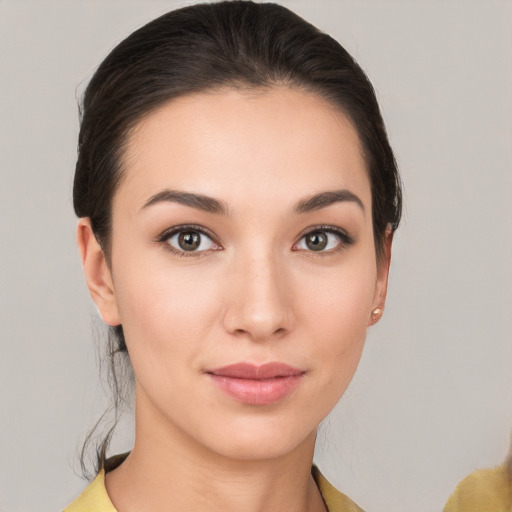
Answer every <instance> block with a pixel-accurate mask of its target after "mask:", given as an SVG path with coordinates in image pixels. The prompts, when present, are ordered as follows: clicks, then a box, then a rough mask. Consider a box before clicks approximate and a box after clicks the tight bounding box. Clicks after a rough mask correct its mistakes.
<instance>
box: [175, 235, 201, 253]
mask: <svg viewBox="0 0 512 512" xmlns="http://www.w3.org/2000/svg"><path fill="white" fill-rule="evenodd" d="M178 244H179V246H180V248H181V249H183V250H184V251H195V250H196V249H197V248H198V247H199V246H200V245H201V235H200V234H199V233H197V232H196V231H183V232H182V233H180V235H179V236H178Z"/></svg>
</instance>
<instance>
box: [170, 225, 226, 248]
mask: <svg viewBox="0 0 512 512" xmlns="http://www.w3.org/2000/svg"><path fill="white" fill-rule="evenodd" d="M162 241H165V242H166V243H168V244H169V245H170V246H171V247H172V248H173V250H175V251H177V252H180V253H194V252H196V253H201V252H203V251H208V250H210V249H215V250H217V249H219V247H218V246H217V245H216V244H215V243H214V241H213V240H212V239H211V238H210V237H209V236H208V235H207V234H206V233H203V232H202V231H200V230H199V229H181V230H177V231H174V233H173V234H171V235H170V236H169V235H168V236H165V237H162Z"/></svg>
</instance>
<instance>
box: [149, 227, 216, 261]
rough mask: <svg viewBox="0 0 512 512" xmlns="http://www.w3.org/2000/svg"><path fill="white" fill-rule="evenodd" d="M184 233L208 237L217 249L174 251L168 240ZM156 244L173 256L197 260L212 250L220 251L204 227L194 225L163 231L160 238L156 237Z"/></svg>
mask: <svg viewBox="0 0 512 512" xmlns="http://www.w3.org/2000/svg"><path fill="white" fill-rule="evenodd" d="M185 231H192V232H196V233H200V234H201V235H204V236H206V237H208V238H209V239H210V240H211V241H212V242H213V244H214V245H215V246H217V247H218V248H215V249H208V250H202V251H180V250H179V249H176V247H173V246H172V245H171V244H170V243H169V240H170V239H171V238H172V237H173V236H175V235H177V234H179V233H183V232H185ZM156 242H157V243H159V244H162V245H163V247H164V248H165V249H166V250H168V251H170V252H172V253H173V254H176V255H177V256H180V257H182V258H190V257H192V258H198V257H201V256H206V255H207V254H208V253H209V252H210V251H212V250H213V251H220V250H222V247H221V246H220V245H219V244H218V243H217V242H216V241H215V237H214V236H213V234H212V233H210V232H209V231H208V230H206V229H205V228H204V227H202V226H198V225H195V224H183V225H181V226H174V227H172V228H170V229H168V230H166V231H164V232H163V233H162V234H161V235H160V236H158V238H157V240H156Z"/></svg>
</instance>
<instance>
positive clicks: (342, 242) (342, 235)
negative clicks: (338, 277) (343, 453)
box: [293, 225, 355, 256]
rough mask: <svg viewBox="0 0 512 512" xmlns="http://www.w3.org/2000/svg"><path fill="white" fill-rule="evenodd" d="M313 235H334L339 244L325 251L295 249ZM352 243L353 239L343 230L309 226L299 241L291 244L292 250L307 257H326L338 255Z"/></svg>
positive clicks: (334, 227)
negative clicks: (305, 254)
mask: <svg viewBox="0 0 512 512" xmlns="http://www.w3.org/2000/svg"><path fill="white" fill-rule="evenodd" d="M313 233H328V234H331V235H335V236H336V237H338V239H339V244H338V245H337V246H336V247H334V248H333V249H328V250H326V251H313V250H305V249H299V248H296V247H297V246H298V244H299V243H300V242H301V241H302V240H304V239H305V238H306V237H307V236H308V235H311V234H313ZM354 242H355V240H354V238H352V237H351V236H350V235H349V234H348V233H347V232H346V231H345V230H344V229H341V228H338V227H336V226H326V225H320V226H311V227H309V228H307V229H306V230H305V232H304V234H302V235H301V236H300V237H299V240H298V241H297V242H295V244H293V248H294V249H293V250H295V251H301V252H304V253H307V255H308V256H328V255H330V254H333V253H339V252H341V251H343V250H345V249H346V248H347V247H349V246H351V245H353V244H354Z"/></svg>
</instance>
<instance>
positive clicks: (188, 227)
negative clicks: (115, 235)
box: [156, 224, 354, 258]
mask: <svg viewBox="0 0 512 512" xmlns="http://www.w3.org/2000/svg"><path fill="white" fill-rule="evenodd" d="M186 231H192V232H196V233H200V234H201V235H204V236H206V237H208V238H209V239H210V240H211V241H212V243H213V244H214V245H215V246H216V248H214V249H206V250H202V251H181V250H179V249H176V248H175V247H173V246H172V245H171V244H170V243H169V240H170V239H171V238H172V237H173V236H175V235H177V234H179V233H183V232H186ZM313 233H329V234H332V235H335V236H337V237H338V238H339V240H340V243H339V244H338V246H336V247H335V248H333V249H329V250H326V251H323V250H322V251H313V250H305V249H299V248H298V247H297V246H298V244H299V243H300V242H301V241H302V240H304V239H305V238H306V237H307V236H308V235H311V234H313ZM156 242H157V243H159V244H162V245H163V246H164V248H165V249H166V250H168V251H170V252H172V253H173V254H176V255H177V256H180V257H182V258H189V257H193V258H198V257H202V256H207V255H208V253H209V252H211V251H220V250H222V247H221V246H220V244H218V243H217V242H216V240H215V237H214V236H213V234H212V233H211V232H210V231H208V230H206V229H205V228H204V227H202V226H198V225H195V224H184V225H181V226H174V227H172V228H170V229H168V230H166V231H164V232H163V233H162V234H161V235H159V236H158V238H157V239H156ZM353 243H354V239H353V238H352V237H351V236H350V235H349V234H348V233H347V232H346V231H345V230H343V229H341V228H338V227H336V226H311V227H309V228H307V230H306V231H305V232H304V233H303V234H302V235H301V236H300V237H299V239H298V241H297V242H295V243H294V244H293V246H292V250H293V251H296V252H299V251H300V252H304V253H309V254H308V255H310V256H326V255H329V254H333V253H338V252H340V251H343V250H344V249H346V248H347V247H348V246H350V245H352V244H353Z"/></svg>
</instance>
